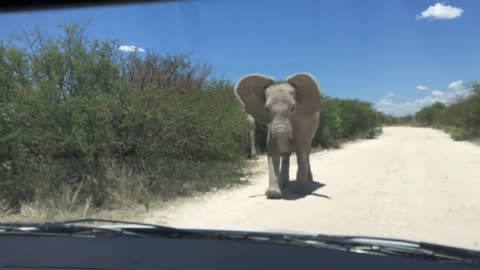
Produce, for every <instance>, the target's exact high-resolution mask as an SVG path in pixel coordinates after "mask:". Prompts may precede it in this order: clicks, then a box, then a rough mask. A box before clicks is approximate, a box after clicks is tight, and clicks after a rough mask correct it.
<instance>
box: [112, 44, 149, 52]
mask: <svg viewBox="0 0 480 270" xmlns="http://www.w3.org/2000/svg"><path fill="white" fill-rule="evenodd" d="M118 49H119V50H120V51H122V52H145V50H144V49H143V48H140V47H137V46H133V45H122V46H120V47H119V48H118Z"/></svg>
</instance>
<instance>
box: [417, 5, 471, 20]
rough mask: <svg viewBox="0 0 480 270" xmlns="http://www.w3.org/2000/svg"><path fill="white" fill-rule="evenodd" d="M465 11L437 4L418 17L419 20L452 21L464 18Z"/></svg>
mask: <svg viewBox="0 0 480 270" xmlns="http://www.w3.org/2000/svg"><path fill="white" fill-rule="evenodd" d="M462 14H463V9H461V8H459V7H452V6H448V5H444V4H443V3H436V4H435V5H434V6H429V7H428V8H427V9H426V10H425V11H423V12H422V13H421V14H420V15H417V20H422V19H432V20H433V19H438V20H452V19H455V18H458V17H460V16H462Z"/></svg>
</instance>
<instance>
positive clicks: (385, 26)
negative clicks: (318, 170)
mask: <svg viewBox="0 0 480 270" xmlns="http://www.w3.org/2000/svg"><path fill="white" fill-rule="evenodd" d="M422 14H423V15H422ZM71 21H74V22H80V23H84V24H87V32H88V33H89V34H90V36H92V37H98V38H104V39H118V40H120V41H121V43H122V44H123V45H129V46H136V47H139V48H143V49H148V50H156V51H159V52H172V53H175V52H192V53H193V57H194V59H195V61H199V62H206V63H209V64H211V65H212V66H213V68H214V72H215V75H217V76H221V77H223V78H225V79H230V80H232V81H236V80H238V79H239V78H240V77H242V76H244V75H245V74H248V73H263V74H266V75H270V76H273V77H276V78H279V79H283V78H285V77H286V76H288V75H289V74H292V73H296V72H303V71H306V72H310V73H312V74H313V75H315V77H316V78H317V79H318V81H319V82H320V85H321V87H322V89H323V92H324V93H325V94H327V95H329V96H333V97H340V98H358V99H362V100H366V101H370V102H372V103H373V104H375V106H376V107H377V108H378V109H380V110H382V111H385V112H387V113H391V114H395V115H403V114H406V113H412V112H414V111H416V110H418V109H419V108H421V107H422V106H426V105H429V104H431V103H432V102H434V101H444V102H449V101H451V100H453V99H455V98H458V97H459V96H462V95H464V94H465V91H467V90H466V88H468V86H467V84H466V83H467V82H470V81H474V80H480V50H479V46H480V45H479V44H480V1H469V0H465V1H461V0H458V1H455V0H452V1H445V2H438V1H427V0H415V1H411V0H389V1H380V0H370V1H360V0H303V1H292V0H290V1H285V2H281V1H256V0H248V1H220V0H217V1H201V0H197V1H189V2H170V3H149V4H137V5H125V6H118V7H96V8H82V9H69V10H55V11H42V12H34V13H10V14H0V25H2V27H1V28H0V39H5V38H7V37H8V35H9V34H11V33H19V32H21V31H28V30H32V29H33V28H34V27H35V26H40V27H41V28H43V29H44V30H46V31H48V32H52V33H54V32H55V31H57V30H56V29H55V25H57V24H59V23H63V22H71ZM125 53H128V52H125ZM421 86H423V87H421Z"/></svg>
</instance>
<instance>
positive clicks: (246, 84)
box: [234, 73, 320, 153]
mask: <svg viewBox="0 0 480 270" xmlns="http://www.w3.org/2000/svg"><path fill="white" fill-rule="evenodd" d="M234 91H235V95H236V96H237V98H238V99H239V100H240V101H241V103H242V104H243V105H244V108H245V111H246V112H247V113H248V114H250V115H252V116H253V117H254V118H255V120H256V121H257V122H259V123H263V124H270V125H271V136H272V137H273V138H276V141H277V143H278V149H279V151H280V152H282V153H283V152H287V151H288V148H289V147H288V141H289V139H290V138H291V137H292V124H291V123H292V122H291V120H292V119H295V118H297V119H302V118H305V117H306V118H308V117H310V116H312V115H313V114H315V113H317V112H319V111H320V87H319V85H318V83H317V81H316V80H315V78H314V77H313V76H312V75H310V74H309V73H297V74H294V75H291V76H289V77H288V78H287V81H286V82H284V83H276V82H275V80H274V78H272V77H268V76H264V75H260V74H249V75H247V76H245V77H243V78H242V79H240V81H239V82H238V83H237V84H236V85H235V88H234Z"/></svg>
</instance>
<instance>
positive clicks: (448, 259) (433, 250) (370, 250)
mask: <svg viewBox="0 0 480 270" xmlns="http://www.w3.org/2000/svg"><path fill="white" fill-rule="evenodd" d="M296 241H301V242H304V243H308V244H310V245H311V246H319V247H321V246H325V245H328V246H330V247H336V248H338V249H343V250H346V251H350V252H356V253H367V254H376V255H390V256H400V257H409V258H414V259H422V260H431V261H436V262H444V263H462V264H469V265H480V251H474V250H468V249H462V248H456V247H449V246H442V245H437V244H431V243H424V242H412V241H404V240H397V239H389V238H374V237H352V236H329V235H317V236H313V237H304V238H303V239H296Z"/></svg>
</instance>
